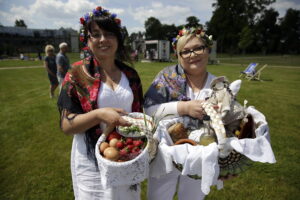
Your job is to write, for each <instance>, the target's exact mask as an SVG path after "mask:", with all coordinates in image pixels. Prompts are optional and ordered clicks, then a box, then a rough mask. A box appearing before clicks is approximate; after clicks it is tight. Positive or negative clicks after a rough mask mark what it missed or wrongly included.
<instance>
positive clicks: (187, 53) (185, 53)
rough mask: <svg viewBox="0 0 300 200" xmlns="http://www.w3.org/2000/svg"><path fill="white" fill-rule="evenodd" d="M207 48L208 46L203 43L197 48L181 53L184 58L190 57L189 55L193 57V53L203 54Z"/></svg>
mask: <svg viewBox="0 0 300 200" xmlns="http://www.w3.org/2000/svg"><path fill="white" fill-rule="evenodd" d="M205 49H206V46H204V45H202V46H199V47H196V48H194V49H190V50H185V51H181V52H180V53H179V55H180V56H181V57H182V58H189V57H191V55H192V53H194V54H196V55H201V54H203V53H204V50H205Z"/></svg>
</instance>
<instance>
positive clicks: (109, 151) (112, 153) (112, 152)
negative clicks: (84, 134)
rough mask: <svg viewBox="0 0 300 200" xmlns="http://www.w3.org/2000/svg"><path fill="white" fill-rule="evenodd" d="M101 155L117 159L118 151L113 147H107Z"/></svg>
mask: <svg viewBox="0 0 300 200" xmlns="http://www.w3.org/2000/svg"><path fill="white" fill-rule="evenodd" d="M103 155H104V157H105V158H107V159H108V160H113V161H114V160H118V159H119V151H118V150H117V149H116V148H115V147H107V148H106V149H105V150H104V152H103Z"/></svg>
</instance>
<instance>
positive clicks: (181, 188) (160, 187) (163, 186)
mask: <svg viewBox="0 0 300 200" xmlns="http://www.w3.org/2000/svg"><path fill="white" fill-rule="evenodd" d="M177 185H178V191H177V195H178V200H202V199H204V197H205V194H204V193H203V192H202V191H201V180H200V179H199V180H195V179H192V178H190V177H188V176H183V175H181V174H180V172H179V171H178V170H177V169H174V170H173V171H172V172H170V173H169V174H166V175H164V176H161V177H159V178H152V177H151V178H149V179H148V194H147V195H148V200H172V199H173V198H174V195H175V192H176V188H177Z"/></svg>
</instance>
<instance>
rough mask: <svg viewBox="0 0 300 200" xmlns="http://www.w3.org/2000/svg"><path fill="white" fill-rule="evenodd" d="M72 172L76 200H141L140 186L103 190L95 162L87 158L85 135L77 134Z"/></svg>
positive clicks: (72, 155) (74, 140)
mask: <svg viewBox="0 0 300 200" xmlns="http://www.w3.org/2000/svg"><path fill="white" fill-rule="evenodd" d="M71 171H72V180H73V190H74V196H75V200H139V199H140V191H141V187H140V184H138V186H137V187H136V190H134V189H131V188H130V185H124V186H118V187H113V188H103V187H102V185H101V177H100V173H99V171H98V169H97V168H96V166H95V163H94V161H92V160H90V159H88V158H87V154H86V146H85V142H84V134H75V135H74V138H73V145H72V153H71Z"/></svg>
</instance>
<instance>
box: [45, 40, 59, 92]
mask: <svg viewBox="0 0 300 200" xmlns="http://www.w3.org/2000/svg"><path fill="white" fill-rule="evenodd" d="M45 54H46V56H45V60H44V66H45V68H46V71H47V73H48V78H49V81H50V98H53V97H54V91H55V89H56V88H57V86H58V80H57V77H56V72H57V66H56V61H55V54H54V47H53V46H52V45H47V46H46V47H45Z"/></svg>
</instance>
